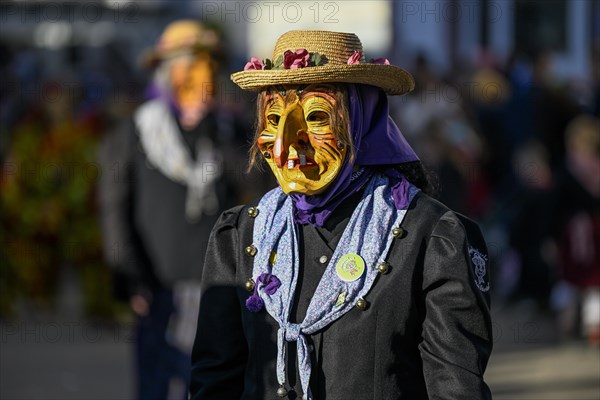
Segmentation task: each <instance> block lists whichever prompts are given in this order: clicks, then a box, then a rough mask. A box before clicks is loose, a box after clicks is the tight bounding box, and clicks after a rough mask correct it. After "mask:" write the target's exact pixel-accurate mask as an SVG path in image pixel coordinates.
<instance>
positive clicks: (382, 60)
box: [371, 58, 390, 65]
mask: <svg viewBox="0 0 600 400" xmlns="http://www.w3.org/2000/svg"><path fill="white" fill-rule="evenodd" d="M371 64H383V65H390V60H388V59H387V58H372V59H371Z"/></svg>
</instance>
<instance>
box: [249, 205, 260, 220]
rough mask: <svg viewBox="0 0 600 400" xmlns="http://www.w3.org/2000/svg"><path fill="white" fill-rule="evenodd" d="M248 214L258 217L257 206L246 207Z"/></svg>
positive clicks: (251, 216)
mask: <svg viewBox="0 0 600 400" xmlns="http://www.w3.org/2000/svg"><path fill="white" fill-rule="evenodd" d="M248 216H249V217H250V218H256V217H258V208H256V207H250V208H249V209H248Z"/></svg>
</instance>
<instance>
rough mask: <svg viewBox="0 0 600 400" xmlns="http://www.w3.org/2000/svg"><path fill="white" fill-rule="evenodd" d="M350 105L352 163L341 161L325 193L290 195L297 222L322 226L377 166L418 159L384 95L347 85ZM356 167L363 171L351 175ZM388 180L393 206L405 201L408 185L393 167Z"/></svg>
mask: <svg viewBox="0 0 600 400" xmlns="http://www.w3.org/2000/svg"><path fill="white" fill-rule="evenodd" d="M346 87H347V89H348V98H349V103H350V104H349V106H350V135H351V137H352V144H353V146H354V152H355V159H354V162H353V163H351V162H348V160H347V159H346V161H345V162H344V164H343V166H342V169H341V170H340V172H339V174H338V176H337V177H336V179H335V180H334V181H333V183H332V184H331V186H330V187H329V188H328V189H327V190H326V191H325V193H322V194H318V195H313V196H308V195H304V194H292V195H290V196H291V197H292V200H293V202H294V209H295V213H294V218H295V220H296V222H297V223H300V224H311V225H315V226H323V224H324V223H325V221H326V220H327V218H328V217H329V216H330V215H331V213H332V212H333V210H335V208H336V207H337V206H338V205H339V204H340V203H341V202H342V201H344V200H345V199H347V198H348V197H350V196H351V195H353V194H354V193H356V192H358V191H359V190H360V189H361V188H362V187H363V185H364V184H365V183H366V182H368V181H369V179H370V178H371V176H373V173H374V172H375V168H372V167H373V166H376V165H394V164H401V163H406V162H412V161H418V160H419V157H417V155H416V154H415V152H414V150H413V149H412V147H410V145H409V144H408V142H407V141H406V139H405V138H404V136H403V135H402V133H401V132H400V129H398V127H397V126H396V124H395V123H394V121H392V119H391V118H390V116H389V107H388V101H387V95H386V94H385V93H384V92H383V90H381V89H379V88H377V87H374V86H368V85H358V84H347V85H346ZM355 166H361V167H362V168H361V169H359V170H357V171H355V172H354V173H353V170H354V167H355ZM386 174H387V175H388V176H390V178H391V184H392V186H393V188H392V194H393V197H394V202H395V203H396V207H399V208H401V207H402V206H403V205H405V204H404V203H406V201H407V200H406V199H407V188H408V186H407V182H406V180H405V179H402V177H401V175H400V174H399V173H398V172H397V171H395V170H394V169H392V168H389V169H388V170H387V171H386Z"/></svg>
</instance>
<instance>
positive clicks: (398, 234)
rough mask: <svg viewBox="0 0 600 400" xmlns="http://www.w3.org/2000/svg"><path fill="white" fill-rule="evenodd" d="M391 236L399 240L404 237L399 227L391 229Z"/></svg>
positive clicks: (402, 230)
mask: <svg viewBox="0 0 600 400" xmlns="http://www.w3.org/2000/svg"><path fill="white" fill-rule="evenodd" d="M392 235H394V237H395V238H401V237H402V236H404V229H402V228H400V227H398V228H394V229H392Z"/></svg>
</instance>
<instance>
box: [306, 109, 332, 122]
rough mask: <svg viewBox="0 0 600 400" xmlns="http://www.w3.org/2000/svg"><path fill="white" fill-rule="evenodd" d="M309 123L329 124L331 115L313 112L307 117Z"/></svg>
mask: <svg viewBox="0 0 600 400" xmlns="http://www.w3.org/2000/svg"><path fill="white" fill-rule="evenodd" d="M306 120H307V121H308V122H318V123H328V122H329V114H327V113H326V112H324V111H313V112H311V113H310V114H308V117H306Z"/></svg>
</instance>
